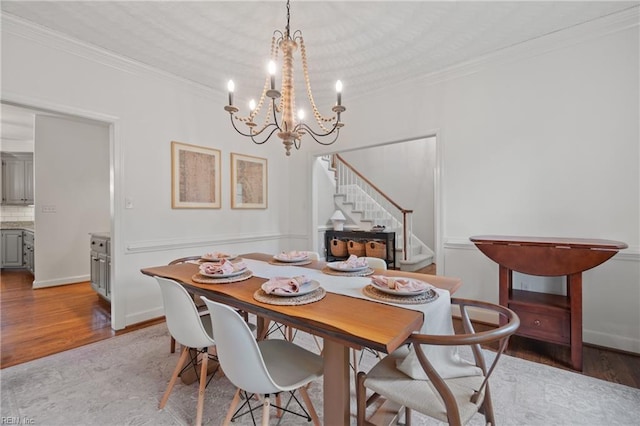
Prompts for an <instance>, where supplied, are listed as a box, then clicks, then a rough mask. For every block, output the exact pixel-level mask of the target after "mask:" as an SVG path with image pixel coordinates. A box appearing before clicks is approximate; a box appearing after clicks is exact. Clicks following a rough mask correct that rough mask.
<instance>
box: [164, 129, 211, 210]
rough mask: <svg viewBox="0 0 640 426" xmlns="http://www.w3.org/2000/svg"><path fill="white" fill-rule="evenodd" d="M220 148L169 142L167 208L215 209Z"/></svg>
mask: <svg viewBox="0 0 640 426" xmlns="http://www.w3.org/2000/svg"><path fill="white" fill-rule="evenodd" d="M221 204H222V203H221V202H220V151H219V150H217V149H212V148H206V147H203V146H196V145H189V144H186V143H181V142H173V141H172V142H171V208H174V209H219V208H220V207H221Z"/></svg>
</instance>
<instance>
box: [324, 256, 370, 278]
mask: <svg viewBox="0 0 640 426" xmlns="http://www.w3.org/2000/svg"><path fill="white" fill-rule="evenodd" d="M373 272H374V271H373V269H372V268H371V267H370V266H369V263H368V262H367V259H365V258H363V257H358V256H356V255H354V254H352V255H351V256H349V258H348V259H347V260H342V261H336V262H329V263H327V266H325V267H324V268H322V273H324V274H327V275H337V276H342V277H366V276H369V275H371V274H373Z"/></svg>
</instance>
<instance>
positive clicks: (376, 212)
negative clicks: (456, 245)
mask: <svg viewBox="0 0 640 426" xmlns="http://www.w3.org/2000/svg"><path fill="white" fill-rule="evenodd" d="M323 159H324V160H325V161H326V164H327V171H328V172H329V173H333V174H334V181H335V184H336V191H335V194H334V203H335V207H336V208H337V209H339V210H341V211H342V213H343V214H344V215H345V217H346V218H347V223H346V225H345V227H346V228H347V229H348V228H349V227H353V228H359V229H367V230H368V229H370V228H372V227H373V226H384V227H385V230H387V231H393V232H395V233H396V256H395V257H396V264H395V267H396V268H397V269H401V270H403V271H416V270H418V269H421V268H424V267H425V266H428V265H430V264H432V263H433V259H434V256H435V254H434V252H433V251H432V250H431V249H430V248H429V247H428V246H427V245H426V244H425V243H424V242H422V241H421V240H420V239H418V238H417V237H416V236H415V235H414V234H413V232H412V222H411V221H412V213H413V212H412V211H411V210H407V209H403V208H402V207H400V206H398V205H397V204H396V203H395V202H394V201H393V200H391V199H389V197H387V196H386V195H385V194H383V193H382V192H381V191H380V190H379V189H378V188H376V187H375V185H373V184H372V183H371V182H369V181H368V180H367V179H366V178H365V177H364V176H362V174H360V173H359V172H358V171H356V170H355V169H354V168H353V167H352V166H351V165H349V164H348V163H346V162H345V161H344V159H342V158H341V157H340V156H339V155H334V156H327V157H323ZM405 240H406V244H405Z"/></svg>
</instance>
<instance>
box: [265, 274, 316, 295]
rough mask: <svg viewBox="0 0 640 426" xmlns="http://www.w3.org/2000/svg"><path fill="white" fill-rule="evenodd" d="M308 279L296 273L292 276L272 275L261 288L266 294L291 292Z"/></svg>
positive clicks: (294, 291) (295, 290)
mask: <svg viewBox="0 0 640 426" xmlns="http://www.w3.org/2000/svg"><path fill="white" fill-rule="evenodd" d="M310 281H311V280H310V279H309V278H307V277H305V276H304V275H298V276H296V277H293V278H289V277H273V278H271V279H270V280H269V281H267V282H266V283H264V285H263V287H262V289H263V290H264V292H265V293H267V294H291V293H297V292H298V291H299V290H300V286H302V285H304V284H306V283H308V282H310Z"/></svg>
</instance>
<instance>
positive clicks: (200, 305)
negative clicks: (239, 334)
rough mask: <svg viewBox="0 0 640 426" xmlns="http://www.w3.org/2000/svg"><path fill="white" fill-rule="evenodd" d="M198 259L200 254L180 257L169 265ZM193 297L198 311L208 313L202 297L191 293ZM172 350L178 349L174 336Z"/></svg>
mask: <svg viewBox="0 0 640 426" xmlns="http://www.w3.org/2000/svg"><path fill="white" fill-rule="evenodd" d="M197 260H200V256H187V257H181V258H179V259H175V260H172V261H171V262H169V265H177V264H179V263H186V262H194V261H197ZM191 298H192V299H193V301H194V302H195V304H196V307H197V308H198V311H200V315H206V314H207V312H206V306H205V304H204V303H203V302H202V301H201V300H200V297H198V296H196V295H191ZM170 351H171V353H174V352H175V351H176V339H174V338H173V336H171V342H170Z"/></svg>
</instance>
